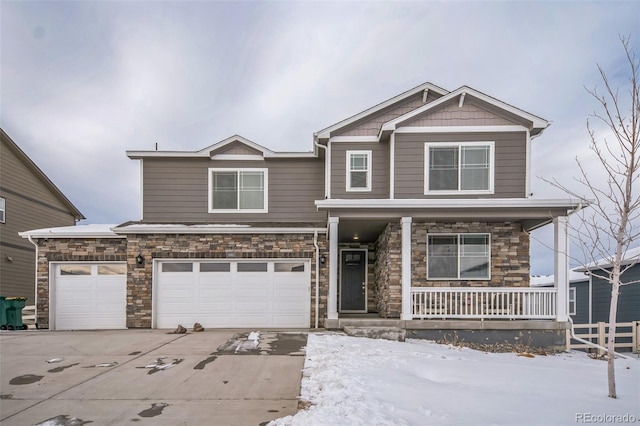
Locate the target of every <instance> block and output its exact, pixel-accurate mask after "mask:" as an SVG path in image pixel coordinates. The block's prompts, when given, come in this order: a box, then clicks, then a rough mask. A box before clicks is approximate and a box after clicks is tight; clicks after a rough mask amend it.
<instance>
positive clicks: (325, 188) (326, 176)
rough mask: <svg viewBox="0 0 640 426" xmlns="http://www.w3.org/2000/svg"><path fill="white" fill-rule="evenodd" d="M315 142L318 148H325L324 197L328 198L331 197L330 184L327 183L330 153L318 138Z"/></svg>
mask: <svg viewBox="0 0 640 426" xmlns="http://www.w3.org/2000/svg"><path fill="white" fill-rule="evenodd" d="M313 144H314V145H315V146H317V147H318V148H322V149H324V198H325V199H327V198H329V192H328V189H329V185H328V184H327V180H328V179H329V170H328V168H329V163H328V160H329V158H328V155H329V154H328V151H327V147H326V146H324V145H321V144H319V143H318V141H317V140H314V141H313Z"/></svg>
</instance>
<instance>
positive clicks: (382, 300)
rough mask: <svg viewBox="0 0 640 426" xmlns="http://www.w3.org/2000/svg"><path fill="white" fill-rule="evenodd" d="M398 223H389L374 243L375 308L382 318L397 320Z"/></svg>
mask: <svg viewBox="0 0 640 426" xmlns="http://www.w3.org/2000/svg"><path fill="white" fill-rule="evenodd" d="M400 229H401V228H400V223H399V222H398V223H395V222H392V223H389V224H388V225H387V227H386V228H385V230H384V231H382V234H380V236H379V237H378V241H377V242H376V251H377V255H376V262H375V277H376V295H377V300H376V306H377V309H378V315H379V316H380V317H382V318H399V317H400V310H401V308H402V283H401V281H400V279H401V275H400V272H401V267H402V265H401V260H402V259H401V248H402V236H401V233H400Z"/></svg>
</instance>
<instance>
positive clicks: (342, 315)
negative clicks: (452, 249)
mask: <svg viewBox="0 0 640 426" xmlns="http://www.w3.org/2000/svg"><path fill="white" fill-rule="evenodd" d="M329 201H333V204H335V206H334V207H333V208H331V209H329V220H328V222H329V262H328V263H329V291H328V299H327V318H326V321H325V326H326V327H327V328H342V327H343V326H345V325H354V324H361V325H366V324H370V325H371V324H373V325H374V326H378V325H379V326H382V324H384V325H388V326H394V327H395V326H401V327H402V328H404V329H407V330H411V329H416V328H418V329H433V328H434V327H436V328H437V329H451V327H464V328H465V329H487V327H490V328H493V329H520V330H522V329H527V328H530V327H534V328H535V327H538V328H540V327H542V328H544V329H555V328H556V327H558V326H559V327H561V328H566V325H567V322H568V274H567V271H568V234H567V219H568V218H567V214H568V213H569V212H570V211H571V210H573V209H575V208H577V207H578V205H577V203H571V202H566V201H565V202H564V203H558V202H557V201H554V202H547V203H543V202H540V201H539V200H538V201H535V202H534V201H532V200H520V202H514V201H511V203H510V205H506V204H505V205H503V206H500V202H496V201H493V202H491V201H487V200H484V203H485V206H484V211H480V210H479V209H473V208H472V207H473V204H474V203H473V202H472V203H469V201H470V200H466V204H464V205H463V204H459V205H457V204H456V203H455V202H449V203H448V204H447V206H448V207H447V209H446V210H447V211H446V212H444V211H443V208H440V209H438V208H434V206H431V208H429V209H426V208H425V209H417V208H416V207H413V208H411V209H407V208H406V206H405V207H404V208H402V209H400V208H399V207H398V206H395V207H393V208H392V206H391V205H390V206H389V209H387V210H385V209H383V208H378V209H377V210H375V211H371V210H369V211H368V212H367V214H363V213H364V212H359V213H358V211H356V210H354V207H357V206H358V203H357V202H356V203H354V200H351V202H350V207H349V208H346V207H344V206H341V205H340V203H336V201H344V200H328V201H327V203H326V204H329ZM391 201H400V200H391ZM429 201H430V200H418V203H416V204H419V205H424V206H427V205H429ZM471 201H478V200H471ZM403 204H406V202H405V203H403ZM469 204H471V206H469ZM476 204H478V203H476ZM496 204H497V205H498V208H496V207H495V205H496ZM318 205H319V207H320V206H321V203H318ZM490 205H492V207H489V206H490ZM363 206H364V204H363ZM441 206H442V207H443V206H444V205H441ZM527 206H528V208H525V207H527ZM436 207H437V205H436ZM390 213H395V214H390ZM443 213H446V214H443ZM550 223H552V224H553V225H552V226H553V227H554V235H555V237H554V253H555V254H554V276H555V277H556V278H555V279H556V281H555V283H554V287H552V288H531V287H530V286H529V273H530V269H529V259H528V256H529V253H528V251H529V246H528V238H529V232H530V231H532V230H533V229H536V228H538V227H540V226H544V225H546V224H550ZM465 232H467V233H472V234H473V235H480V234H482V235H487V240H488V241H489V242H488V243H487V251H488V254H487V256H488V259H490V260H489V261H488V262H487V263H488V265H485V266H477V267H480V268H485V269H488V272H487V278H483V279H480V278H477V279H462V278H460V275H459V276H458V279H434V278H429V277H428V273H427V269H428V267H429V266H428V263H429V260H428V254H427V238H428V235H458V234H459V235H466V234H464V233H465ZM349 250H363V252H364V253H365V254H364V257H365V259H366V260H367V261H368V262H373V263H374V267H370V266H369V267H368V266H367V265H365V266H364V270H365V271H366V272H365V275H364V279H363V280H362V283H358V285H356V286H352V287H351V290H348V289H349V288H350V287H349V285H348V284H347V281H348V280H349V279H350V278H349V277H348V274H347V275H345V270H346V268H348V266H347V265H346V264H345V253H347V252H349ZM461 250H462V249H461ZM372 251H373V253H372ZM523 253H524V254H523ZM458 268H459V270H460V264H459V265H458ZM372 271H373V272H372ZM372 280H373V281H374V282H371V281H372ZM360 284H361V285H360ZM372 286H374V290H373V291H372V290H371V287H372ZM349 291H351V293H349ZM358 291H361V292H362V293H364V295H363V296H362V297H363V298H365V299H368V300H369V304H368V306H367V305H365V306H367V307H366V308H364V309H362V307H361V308H360V309H357V308H356V309H345V303H344V301H345V300H347V299H349V300H350V299H352V298H353V297H354V295H353V293H357V292H358ZM367 293H369V294H367ZM371 293H373V294H371ZM356 298H357V295H356ZM372 301H373V303H374V306H373V307H372V306H371V302H372ZM347 307H348V306H347ZM551 323H556V324H555V325H553V324H551Z"/></svg>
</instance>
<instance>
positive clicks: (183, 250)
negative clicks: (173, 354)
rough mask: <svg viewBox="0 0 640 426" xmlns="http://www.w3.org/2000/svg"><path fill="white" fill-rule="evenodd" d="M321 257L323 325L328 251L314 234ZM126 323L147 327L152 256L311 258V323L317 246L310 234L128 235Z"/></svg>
mask: <svg viewBox="0 0 640 426" xmlns="http://www.w3.org/2000/svg"><path fill="white" fill-rule="evenodd" d="M318 246H319V247H320V255H321V256H322V255H324V256H326V258H327V263H326V264H325V265H320V286H319V288H320V291H319V293H320V299H319V313H320V315H319V322H320V327H323V326H324V318H326V316H327V294H328V289H329V255H328V252H327V240H326V236H325V235H319V236H318ZM127 254H128V256H127V260H128V280H127V327H129V328H150V327H151V303H152V294H151V292H152V276H151V274H152V268H153V262H152V260H153V259H155V258H160V259H230V260H233V259H252V258H253V259H259V258H266V259H270V258H306V259H311V326H312V327H313V325H314V323H315V301H316V294H315V247H314V245H313V234H259V235H252V234H233V235H231V234H229V235H209V234H206V235H205V234H202V235H191V234H189V235H186V234H182V235H176V234H170V235H166V234H152V235H145V234H135V235H134V234H130V235H128V236H127ZM138 254H142V256H143V257H144V258H145V264H144V266H143V267H136V263H135V257H136V256H137V255H138Z"/></svg>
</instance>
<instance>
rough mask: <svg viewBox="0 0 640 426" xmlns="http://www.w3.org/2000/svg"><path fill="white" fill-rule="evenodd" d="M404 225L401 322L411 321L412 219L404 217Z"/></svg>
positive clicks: (402, 222)
mask: <svg viewBox="0 0 640 426" xmlns="http://www.w3.org/2000/svg"><path fill="white" fill-rule="evenodd" d="M400 223H401V225H402V253H401V259H402V272H401V283H402V313H401V314H400V319H401V320H411V319H412V313H411V218H410V217H403V218H402V219H401V220H400Z"/></svg>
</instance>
